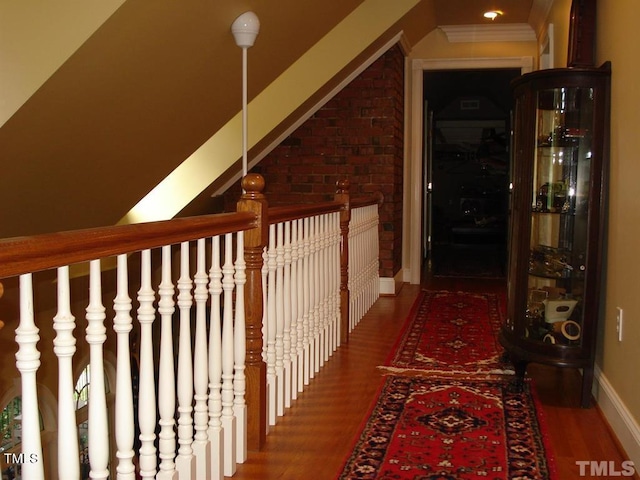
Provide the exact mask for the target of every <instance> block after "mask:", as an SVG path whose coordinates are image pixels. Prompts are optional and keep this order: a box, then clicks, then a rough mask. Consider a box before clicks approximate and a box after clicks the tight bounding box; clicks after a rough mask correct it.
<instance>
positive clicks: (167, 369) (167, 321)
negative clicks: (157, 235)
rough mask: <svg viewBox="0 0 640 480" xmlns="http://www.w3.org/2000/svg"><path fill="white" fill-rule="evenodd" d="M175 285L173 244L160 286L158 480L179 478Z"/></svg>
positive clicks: (168, 249) (166, 251) (165, 252)
mask: <svg viewBox="0 0 640 480" xmlns="http://www.w3.org/2000/svg"><path fill="white" fill-rule="evenodd" d="M174 292H175V288H174V285H173V282H172V280H171V246H170V245H166V246H164V247H162V279H161V282H160V285H159V286H158V294H159V296H160V300H159V301H158V312H159V313H160V317H161V327H160V328H161V332H160V360H159V362H160V365H159V367H158V368H159V371H158V412H159V414H160V421H159V425H160V433H159V440H158V450H159V457H160V465H159V472H158V476H157V477H156V478H157V480H174V479H177V476H178V474H177V472H176V469H175V467H176V465H175V456H176V434H175V430H174V427H175V419H174V416H175V408H176V380H175V371H174V364H173V326H172V324H173V314H174V312H175V302H174V299H173V295H174Z"/></svg>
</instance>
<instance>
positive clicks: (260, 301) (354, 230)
mask: <svg viewBox="0 0 640 480" xmlns="http://www.w3.org/2000/svg"><path fill="white" fill-rule="evenodd" d="M263 187H264V181H263V180H262V178H261V177H259V176H257V175H248V176H247V177H245V179H243V188H244V193H243V195H242V198H241V199H240V201H239V203H238V209H237V210H238V211H237V212H235V213H228V214H219V215H207V216H201V217H192V218H181V219H174V220H171V221H166V222H154V223H147V224H136V225H129V226H117V227H105V228H97V229H89V230H81V231H74V232H60V233H53V234H46V235H38V236H34V237H22V238H14V239H5V240H0V279H3V283H4V293H5V295H4V298H3V299H2V300H1V301H0V307H2V308H0V312H1V315H2V319H3V320H4V323H5V324H6V325H5V328H2V327H1V326H0V344H2V345H4V344H8V343H7V342H5V340H6V339H7V338H8V337H9V335H8V331H9V330H10V328H8V327H10V326H11V325H12V324H13V325H14V328H15V326H16V325H17V328H15V343H13V345H15V346H16V347H17V352H16V353H15V358H16V362H15V368H17V371H18V372H19V381H18V382H17V383H16V385H19V389H18V388H17V387H16V390H15V391H13V387H12V385H13V384H12V382H8V381H5V382H4V383H3V384H2V385H3V390H6V392H3V390H0V392H3V393H0V407H3V406H4V405H5V404H6V403H7V402H8V401H9V400H11V397H19V398H20V401H21V403H20V417H21V421H20V422H19V423H17V424H16V428H15V429H14V430H8V431H7V432H5V434H4V436H5V437H6V438H3V439H2V441H3V446H4V447H3V448H4V450H3V451H2V457H1V458H0V460H1V461H2V469H3V470H4V469H6V468H11V469H13V470H14V471H20V474H21V475H22V478H28V479H42V478H61V479H62V478H65V479H66V478H81V477H82V478H86V475H87V474H89V475H90V476H91V478H118V479H134V478H158V479H165V478H167V479H169V478H170V479H178V478H179V479H183V478H189V479H193V478H198V479H200V478H222V477H223V476H232V475H233V474H234V472H235V469H236V465H237V463H242V462H244V461H245V460H246V458H247V455H248V453H247V452H248V451H250V450H256V449H259V448H260V447H261V446H262V444H263V442H264V439H265V435H266V433H267V430H268V426H269V425H274V424H275V423H276V421H277V418H278V417H279V416H281V415H283V414H284V413H285V411H286V409H287V408H288V407H289V406H290V405H291V402H292V401H293V400H295V399H296V398H297V395H298V394H299V393H300V392H302V391H303V389H304V387H305V385H308V383H309V381H310V379H312V378H313V377H314V375H315V374H316V373H317V372H318V371H319V369H320V368H321V367H322V366H323V365H324V363H325V362H326V361H328V360H329V358H330V357H331V355H332V354H333V352H334V351H335V350H336V349H337V348H338V347H339V345H340V344H341V342H346V341H348V333H349V332H350V330H351V329H352V328H353V327H354V326H355V324H357V321H358V320H359V318H358V317H360V318H361V317H362V315H364V313H365V312H366V310H367V309H368V307H369V306H371V304H372V303H373V302H374V301H375V299H376V298H377V295H378V290H377V283H378V271H377V262H378V260H377V250H378V247H377V229H378V227H377V202H378V199H377V198H373V197H372V198H370V199H364V200H357V201H350V199H349V194H348V184H347V183H342V184H340V186H339V189H338V192H337V194H336V197H335V201H333V202H326V203H324V204H315V205H301V206H297V207H274V208H268V205H267V201H266V199H265V197H264V195H263V194H262V190H263ZM354 207H355V208H354ZM350 221H351V222H350ZM350 223H351V227H350V226H349V225H350ZM349 242H351V244H353V245H357V249H356V251H355V252H354V251H352V254H351V256H349V255H348V253H349V249H348V246H349ZM87 264H88V274H86V272H84V271H82V270H83V269H82V267H83V266H84V265H87ZM132 272H133V273H132ZM0 291H1V289H0ZM132 298H134V299H135V301H134V300H133V299H132ZM350 305H351V308H350V310H351V311H352V312H353V313H351V314H349V306H350ZM354 310H355V312H354ZM83 335H84V340H85V341H81V339H82V336H83ZM13 350H14V351H15V350H16V348H13ZM4 355H5V362H3V363H4V364H5V365H8V364H9V362H7V361H6V355H7V353H4ZM83 359H86V362H85V363H86V364H88V368H87V367H86V366H85V363H83V361H82V360H83ZM10 371H11V370H10V369H8V368H4V369H3V370H2V373H3V374H5V375H4V377H7V375H6V373H7V372H10ZM14 371H15V370H14ZM82 371H84V372H85V373H86V374H85V375H84V376H83V378H90V383H89V388H90V390H89V396H88V405H87V407H86V409H88V413H81V412H80V410H78V409H77V407H78V405H79V403H78V402H79V393H78V389H79V388H80V387H82V386H79V385H78V382H77V381H76V379H77V378H78V377H79V373H80V372H82ZM89 373H90V375H89ZM12 377H15V375H10V376H9V377H7V378H12ZM3 402H4V403H3ZM83 408H84V407H83ZM85 417H86V418H87V424H88V433H87V438H86V441H84V440H85V439H84V438H79V435H78V428H77V424H78V422H79V419H81V418H85ZM54 431H55V432H56V435H57V441H56V440H55V438H56V436H54V435H52V434H50V433H49V432H54ZM14 437H15V438H14ZM12 439H13V444H12V443H11V440H12ZM85 444H86V445H85ZM87 452H88V454H87ZM81 453H82V455H81ZM81 457H83V458H86V457H88V459H89V465H88V466H87V469H88V470H89V471H87V472H84V471H83V465H82V464H81V461H80V458H81Z"/></svg>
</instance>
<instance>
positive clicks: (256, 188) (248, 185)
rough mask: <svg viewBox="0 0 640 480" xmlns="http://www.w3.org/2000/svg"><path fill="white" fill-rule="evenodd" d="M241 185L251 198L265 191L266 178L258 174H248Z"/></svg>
mask: <svg viewBox="0 0 640 480" xmlns="http://www.w3.org/2000/svg"><path fill="white" fill-rule="evenodd" d="M241 185H242V188H243V190H244V191H245V192H247V193H248V194H249V195H250V196H257V195H259V194H261V193H262V191H263V190H264V185H265V183H264V177H263V176H262V175H260V174H258V173H248V174H247V175H245V176H244V178H243V179H242V182H241Z"/></svg>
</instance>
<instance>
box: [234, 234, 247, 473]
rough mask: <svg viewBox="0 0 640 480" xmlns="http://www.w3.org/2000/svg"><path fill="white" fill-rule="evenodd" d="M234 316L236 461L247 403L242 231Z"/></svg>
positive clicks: (241, 458)
mask: <svg viewBox="0 0 640 480" xmlns="http://www.w3.org/2000/svg"><path fill="white" fill-rule="evenodd" d="M236 239H237V246H236V273H235V283H236V308H235V312H236V318H235V322H234V330H233V332H234V346H233V353H234V369H235V374H234V379H233V413H234V415H235V417H236V440H237V441H236V461H237V462H238V463H244V462H245V461H246V460H247V404H246V402H245V398H244V397H245V393H246V378H245V373H244V371H245V357H246V355H247V339H246V334H247V332H246V330H247V329H246V325H245V311H244V285H245V284H246V283H247V274H246V270H247V268H246V263H245V261H244V232H238V234H237V235H236Z"/></svg>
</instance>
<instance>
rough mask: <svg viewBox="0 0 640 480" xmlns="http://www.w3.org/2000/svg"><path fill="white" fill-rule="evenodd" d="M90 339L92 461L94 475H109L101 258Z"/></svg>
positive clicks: (93, 285) (93, 267)
mask: <svg viewBox="0 0 640 480" xmlns="http://www.w3.org/2000/svg"><path fill="white" fill-rule="evenodd" d="M86 316H87V335H86V339H87V343H88V344H89V358H90V371H91V385H90V387H89V434H88V436H89V462H90V464H91V472H90V474H89V475H90V476H91V478H96V479H97V478H105V479H106V478H108V477H109V470H107V468H108V466H109V431H108V428H109V427H108V425H107V398H106V392H105V389H104V363H103V350H102V346H103V344H104V342H105V340H106V339H107V335H106V332H107V329H106V328H105V326H104V320H105V318H106V315H105V308H104V306H103V305H102V282H101V279H100V260H92V261H91V262H90V266H89V305H88V306H87V315H86Z"/></svg>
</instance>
